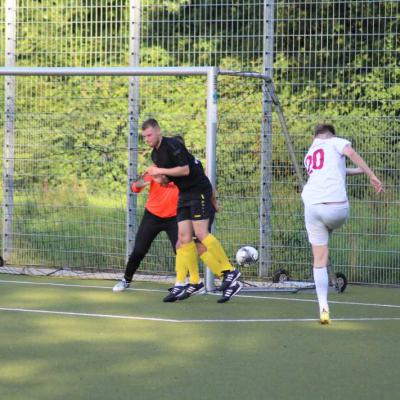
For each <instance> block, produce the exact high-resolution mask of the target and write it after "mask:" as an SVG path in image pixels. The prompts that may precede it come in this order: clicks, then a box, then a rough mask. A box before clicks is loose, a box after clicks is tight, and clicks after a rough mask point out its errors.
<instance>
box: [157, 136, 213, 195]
mask: <svg viewBox="0 0 400 400" xmlns="http://www.w3.org/2000/svg"><path fill="white" fill-rule="evenodd" d="M151 159H152V160H153V162H154V164H155V165H156V166H157V167H159V168H174V167H183V166H185V165H189V171H190V172H189V175H187V176H178V177H177V176H168V178H169V179H170V180H171V181H172V182H174V183H175V185H176V186H177V187H178V188H179V191H180V192H181V193H182V192H194V193H197V192H205V191H212V187H211V183H210V180H209V179H208V178H207V176H206V174H205V173H204V169H203V167H202V165H201V164H200V162H199V161H198V160H197V159H196V158H195V157H193V155H192V154H190V153H189V151H188V150H187V149H186V147H185V146H184V145H183V144H182V143H181V142H179V141H178V140H176V139H173V138H166V137H163V138H162V140H161V144H160V147H159V148H158V149H153V151H152V152H151Z"/></svg>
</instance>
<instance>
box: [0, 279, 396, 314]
mask: <svg viewBox="0 0 400 400" xmlns="http://www.w3.org/2000/svg"><path fill="white" fill-rule="evenodd" d="M0 283H15V284H21V285H43V286H59V287H74V288H84V289H86V288H90V289H103V290H111V289H112V287H109V286H95V285H79V284H68V283H53V282H31V281H11V280H1V279H0ZM127 290H131V291H139V292H157V293H165V290H162V289H138V288H135V287H133V288H128V289H127ZM209 294H212V295H218V296H219V294H218V293H209ZM235 297H241V298H251V299H259V300H282V301H294V302H299V303H301V302H305V303H316V302H317V300H315V299H299V298H292V297H277V296H258V295H257V296H255V295H247V294H243V295H240V294H239V295H236V296H235ZM329 303H330V304H342V305H351V306H366V307H384V308H400V305H397V304H381V303H360V302H354V301H334V300H331V301H329Z"/></svg>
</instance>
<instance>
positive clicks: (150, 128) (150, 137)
mask: <svg viewBox="0 0 400 400" xmlns="http://www.w3.org/2000/svg"><path fill="white" fill-rule="evenodd" d="M142 135H143V139H144V141H145V142H146V143H147V144H148V145H149V146H150V147H157V146H158V144H159V143H160V140H161V129H160V125H158V122H157V121H156V120H155V119H153V118H150V119H147V120H146V121H144V122H143V124H142Z"/></svg>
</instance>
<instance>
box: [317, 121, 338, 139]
mask: <svg viewBox="0 0 400 400" xmlns="http://www.w3.org/2000/svg"><path fill="white" fill-rule="evenodd" d="M325 132H330V133H332V135H336V132H335V128H334V127H333V125H329V124H320V125H317V126H316V127H315V132H314V135H315V136H317V135H320V134H322V133H325Z"/></svg>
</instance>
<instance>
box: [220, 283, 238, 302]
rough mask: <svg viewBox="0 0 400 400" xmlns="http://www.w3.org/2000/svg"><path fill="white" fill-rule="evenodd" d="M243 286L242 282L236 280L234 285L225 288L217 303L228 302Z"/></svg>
mask: <svg viewBox="0 0 400 400" xmlns="http://www.w3.org/2000/svg"><path fill="white" fill-rule="evenodd" d="M242 287H243V283H242V282H236V283H235V284H234V285H233V286H230V287H228V289H226V290H224V293H223V295H222V297H221V298H219V299H218V301H217V303H226V302H227V301H229V300H230V299H231V298H232V297H233V296H235V295H236V294H238V293H239V292H240V290H241V289H242Z"/></svg>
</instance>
